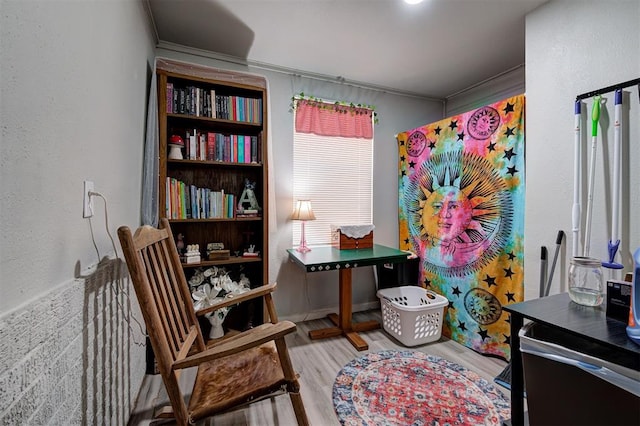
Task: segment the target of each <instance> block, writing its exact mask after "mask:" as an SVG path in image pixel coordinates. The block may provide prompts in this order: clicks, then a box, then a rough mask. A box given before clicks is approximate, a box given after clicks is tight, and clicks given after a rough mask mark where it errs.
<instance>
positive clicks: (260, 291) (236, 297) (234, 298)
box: [196, 283, 277, 316]
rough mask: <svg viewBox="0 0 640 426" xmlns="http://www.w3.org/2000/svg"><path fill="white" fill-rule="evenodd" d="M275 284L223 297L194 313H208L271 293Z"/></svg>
mask: <svg viewBox="0 0 640 426" xmlns="http://www.w3.org/2000/svg"><path fill="white" fill-rule="evenodd" d="M276 286H277V284H276V283H271V284H265V285H263V286H260V287H257V288H254V289H251V290H249V291H247V292H245V293H242V294H233V295H230V296H229V297H228V298H226V299H224V300H223V301H221V302H218V303H216V304H214V305H211V306H209V307H206V308H204V309H200V310H199V311H196V315H197V316H202V315H204V314H208V313H209V312H213V311H217V310H218V309H220V308H224V307H225V306H231V305H236V304H238V303H240V302H244V301H246V300H251V299H255V298H256V297H262V296H264V295H265V294H269V293H272V292H273V291H275V289H276Z"/></svg>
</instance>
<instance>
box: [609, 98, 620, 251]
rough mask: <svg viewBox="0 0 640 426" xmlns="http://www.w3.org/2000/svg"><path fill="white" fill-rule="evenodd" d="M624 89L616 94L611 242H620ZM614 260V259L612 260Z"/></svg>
mask: <svg viewBox="0 0 640 426" xmlns="http://www.w3.org/2000/svg"><path fill="white" fill-rule="evenodd" d="M621 119H622V89H618V90H616V93H615V122H614V125H613V202H612V203H611V206H612V210H611V242H613V243H616V242H617V241H619V240H620V230H619V225H618V207H619V203H620V170H621V169H620V145H621V144H622V137H621V133H620V128H621V127H622V123H621ZM612 260H613V259H612Z"/></svg>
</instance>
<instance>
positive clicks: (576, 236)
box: [545, 101, 582, 280]
mask: <svg viewBox="0 0 640 426" xmlns="http://www.w3.org/2000/svg"><path fill="white" fill-rule="evenodd" d="M581 105H582V103H581V101H576V103H575V106H574V124H575V126H574V132H575V133H574V149H573V210H572V212H571V219H572V222H573V228H572V233H573V247H572V255H573V257H576V256H577V255H578V252H579V251H580V221H581V220H582V218H581V216H582V212H581V207H580V169H581V163H580V153H581V149H580V146H581V142H582V134H581V129H580V120H581V119H582V114H581ZM545 280H546V279H545Z"/></svg>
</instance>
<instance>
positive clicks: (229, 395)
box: [189, 342, 285, 421]
mask: <svg viewBox="0 0 640 426" xmlns="http://www.w3.org/2000/svg"><path fill="white" fill-rule="evenodd" d="M283 384H285V378H284V375H283V373H282V368H281V367H280V360H279V358H278V353H277V352H276V345H275V344H274V343H273V342H268V343H265V344H263V345H261V346H258V347H255V348H252V349H248V350H246V351H243V352H240V353H238V354H234V355H230V356H227V357H224V358H220V359H216V360H213V361H209V362H205V363H203V364H201V365H200V366H199V367H198V372H197V375H196V380H195V384H194V387H193V393H192V394H191V398H190V400H189V417H190V419H191V421H197V420H199V419H203V418H205V417H209V416H211V415H213V414H215V413H220V412H222V411H225V410H227V409H229V408H232V407H236V406H237V405H238V404H242V403H244V402H247V401H249V400H250V399H255V398H256V396H262V395H267V394H269V393H271V392H274V391H276V390H278V389H280V388H281V387H282V385H283Z"/></svg>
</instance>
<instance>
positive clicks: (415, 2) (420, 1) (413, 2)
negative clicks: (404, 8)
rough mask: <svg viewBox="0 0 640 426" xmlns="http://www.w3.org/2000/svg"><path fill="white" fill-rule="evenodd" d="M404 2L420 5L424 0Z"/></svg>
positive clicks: (405, 0) (406, 0)
mask: <svg viewBox="0 0 640 426" xmlns="http://www.w3.org/2000/svg"><path fill="white" fill-rule="evenodd" d="M404 2H405V3H407V4H418V3H422V0H404Z"/></svg>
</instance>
